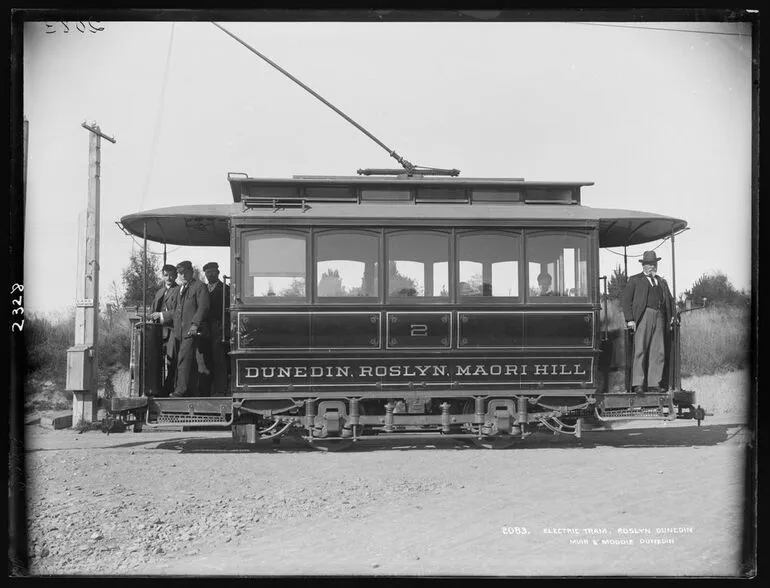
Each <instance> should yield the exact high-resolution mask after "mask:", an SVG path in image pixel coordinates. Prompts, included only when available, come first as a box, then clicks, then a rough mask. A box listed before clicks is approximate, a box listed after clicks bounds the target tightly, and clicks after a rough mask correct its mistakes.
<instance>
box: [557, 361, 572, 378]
mask: <svg viewBox="0 0 770 588" xmlns="http://www.w3.org/2000/svg"><path fill="white" fill-rule="evenodd" d="M566 367H567V364H566V363H562V364H561V372H560V373H559V375H561V376H569V375H572V371H571V370H570V371H568V372H565V371H564V368H566Z"/></svg>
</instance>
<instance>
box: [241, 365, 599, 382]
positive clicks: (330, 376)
mask: <svg viewBox="0 0 770 588" xmlns="http://www.w3.org/2000/svg"><path fill="white" fill-rule="evenodd" d="M592 374H593V358H592V357H493V358H491V357H450V358H447V357H441V358H436V357H401V358H374V357H373V358H363V357H357V358H323V359H315V358H292V359H285V358H265V359H262V358H260V359H238V360H237V375H238V380H237V386H238V387H246V388H252V387H257V388H265V387H270V388H275V387H280V388H285V387H287V386H292V387H323V386H378V385H379V386H381V387H385V386H406V385H409V384H412V385H414V386H423V385H425V386H440V385H443V386H450V385H463V384H465V385H522V384H527V385H533V384H539V383H543V384H578V385H579V384H592V383H593V375H592Z"/></svg>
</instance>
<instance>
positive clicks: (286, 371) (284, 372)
mask: <svg viewBox="0 0 770 588" xmlns="http://www.w3.org/2000/svg"><path fill="white" fill-rule="evenodd" d="M278 377H279V378H291V368H285V367H279V368H278Z"/></svg>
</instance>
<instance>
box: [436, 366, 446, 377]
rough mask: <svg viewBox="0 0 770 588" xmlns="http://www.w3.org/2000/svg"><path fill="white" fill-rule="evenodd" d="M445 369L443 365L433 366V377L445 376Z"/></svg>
mask: <svg viewBox="0 0 770 588" xmlns="http://www.w3.org/2000/svg"><path fill="white" fill-rule="evenodd" d="M446 367H447V366H445V365H434V366H433V375H434V376H446Z"/></svg>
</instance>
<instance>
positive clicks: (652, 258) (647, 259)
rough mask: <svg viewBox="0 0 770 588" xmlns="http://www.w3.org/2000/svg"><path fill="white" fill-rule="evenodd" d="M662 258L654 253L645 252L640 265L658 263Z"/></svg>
mask: <svg viewBox="0 0 770 588" xmlns="http://www.w3.org/2000/svg"><path fill="white" fill-rule="evenodd" d="M661 259H662V258H660V257H658V256H657V255H656V254H655V252H654V251H645V252H644V253H642V258H641V259H640V260H639V263H642V264H644V263H658V262H659V261H660V260H661Z"/></svg>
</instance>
